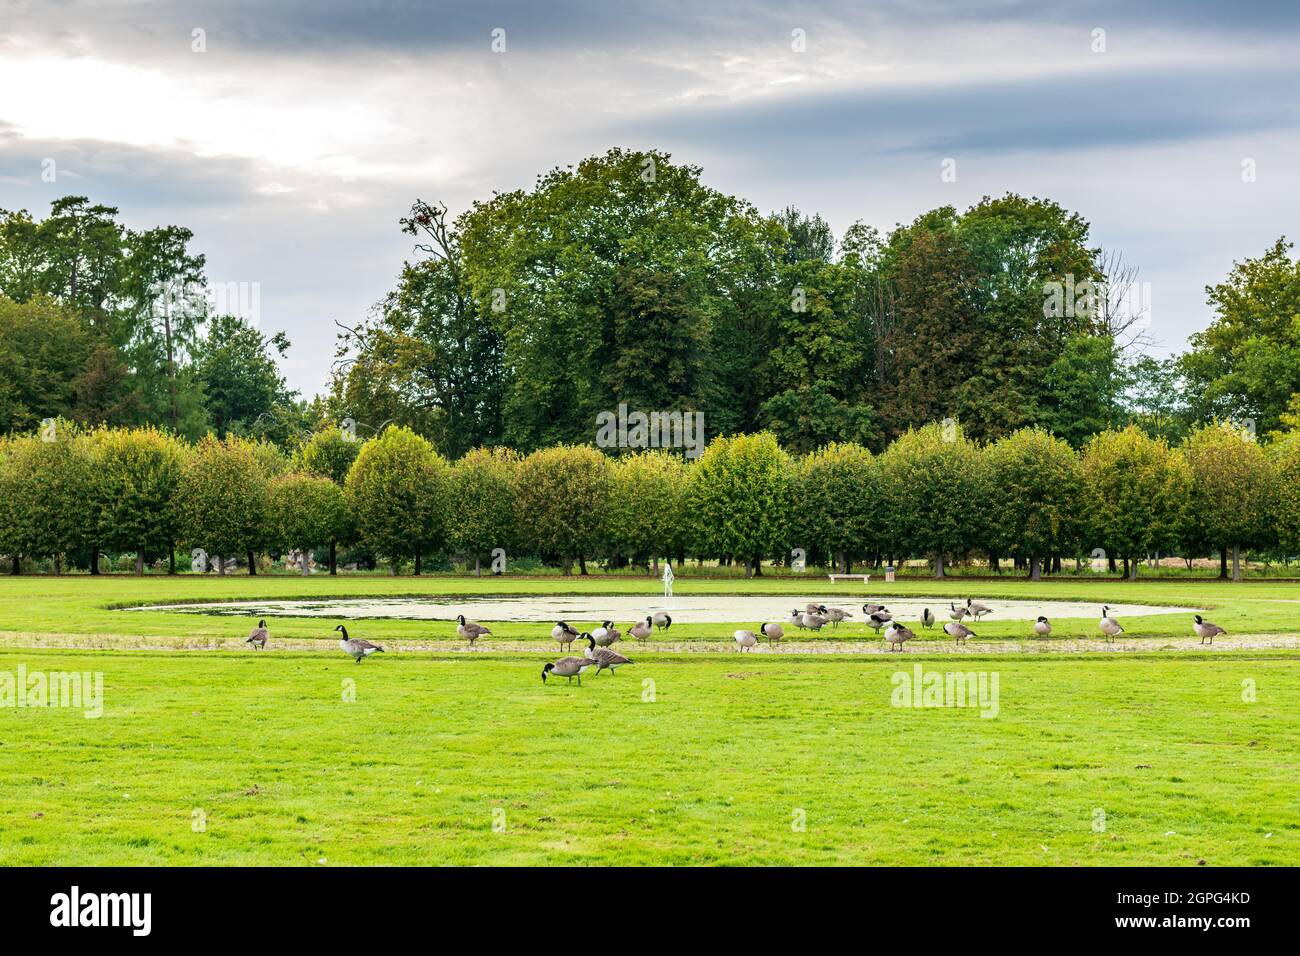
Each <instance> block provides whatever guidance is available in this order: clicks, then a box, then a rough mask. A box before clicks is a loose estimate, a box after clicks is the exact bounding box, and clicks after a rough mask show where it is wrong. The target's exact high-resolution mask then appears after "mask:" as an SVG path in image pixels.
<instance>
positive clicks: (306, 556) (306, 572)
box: [302, 548, 311, 578]
mask: <svg viewBox="0 0 1300 956" xmlns="http://www.w3.org/2000/svg"><path fill="white" fill-rule="evenodd" d="M310 575H311V550H310V549H308V548H303V549H302V576H303V577H304V578H305V577H309V576H310Z"/></svg>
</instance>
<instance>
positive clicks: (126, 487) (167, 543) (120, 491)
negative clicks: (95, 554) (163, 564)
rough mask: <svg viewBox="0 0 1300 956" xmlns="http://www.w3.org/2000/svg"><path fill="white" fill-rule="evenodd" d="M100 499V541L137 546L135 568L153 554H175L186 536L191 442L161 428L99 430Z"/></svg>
mask: <svg viewBox="0 0 1300 956" xmlns="http://www.w3.org/2000/svg"><path fill="white" fill-rule="evenodd" d="M94 438H95V440H94V444H93V454H94V463H95V481H94V491H95V501H96V508H97V511H98V516H99V542H98V543H99V545H100V546H102V547H104V548H107V549H108V550H110V551H134V552H135V573H136V574H137V575H140V574H144V565H145V559H146V558H147V557H148V556H151V555H153V556H158V555H166V554H170V553H171V551H172V549H173V548H174V547H175V546H176V541H177V539H178V538H179V537H180V529H179V524H178V515H177V498H176V495H177V490H178V489H179V487H180V483H181V473H182V471H183V470H184V466H185V452H186V449H185V446H183V445H182V444H181V443H180V442H178V441H177V440H176V439H175V438H173V437H172V436H170V435H168V434H167V433H165V432H162V431H160V430H158V429H157V428H152V427H149V428H132V429H126V428H118V429H100V430H99V431H98V432H96V433H95V436H94Z"/></svg>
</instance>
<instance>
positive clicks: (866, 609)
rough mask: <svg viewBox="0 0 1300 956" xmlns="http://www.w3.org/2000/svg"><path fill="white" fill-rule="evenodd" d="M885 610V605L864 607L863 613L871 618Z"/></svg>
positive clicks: (867, 605) (865, 605) (866, 605)
mask: <svg viewBox="0 0 1300 956" xmlns="http://www.w3.org/2000/svg"><path fill="white" fill-rule="evenodd" d="M884 609H885V606H884V605H883V604H864V605H862V613H863V614H865V615H866V616H867V617H870V616H871V615H873V614H875V613H876V612H877V611H883V610H884Z"/></svg>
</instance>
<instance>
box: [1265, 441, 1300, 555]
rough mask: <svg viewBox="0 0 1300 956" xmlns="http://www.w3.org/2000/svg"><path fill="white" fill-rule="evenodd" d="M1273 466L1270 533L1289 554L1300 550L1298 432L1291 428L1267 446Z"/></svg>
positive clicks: (1299, 454)
mask: <svg viewBox="0 0 1300 956" xmlns="http://www.w3.org/2000/svg"><path fill="white" fill-rule="evenodd" d="M1269 458H1270V460H1271V461H1272V463H1273V468H1274V497H1273V508H1272V513H1271V519H1272V525H1273V534H1274V537H1275V538H1276V540H1277V543H1278V545H1279V546H1280V547H1281V548H1282V549H1283V550H1284V551H1285V552H1286V553H1287V554H1289V555H1291V554H1297V553H1300V432H1292V433H1291V434H1289V435H1287V436H1286V437H1284V438H1283V439H1281V440H1280V441H1278V442H1275V443H1274V444H1273V445H1271V446H1270V447H1269Z"/></svg>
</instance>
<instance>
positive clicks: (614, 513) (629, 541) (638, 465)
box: [605, 450, 687, 575]
mask: <svg viewBox="0 0 1300 956" xmlns="http://www.w3.org/2000/svg"><path fill="white" fill-rule="evenodd" d="M686 476H687V466H686V462H685V461H684V460H683V459H682V458H681V456H679V455H675V454H673V453H671V452H667V451H655V450H652V451H645V452H640V453H638V454H635V455H626V456H624V457H622V458H619V459H617V460H616V461H615V462H614V464H613V483H614V487H613V494H612V495H611V496H610V500H609V508H608V512H607V519H606V523H605V525H606V527H605V531H606V540H607V542H608V544H609V546H610V548H612V549H613V550H614V551H615V552H616V553H618V554H621V555H626V556H627V557H628V558H630V559H633V560H644V561H645V564H646V571H647V573H649V574H652V575H653V574H658V573H659V559H660V558H667V559H668V562H669V563H670V564H671V563H672V559H673V557H674V556H675V555H677V554H679V553H680V552H681V550H682V548H683V547H684V546H685V544H686V481H687V478H686Z"/></svg>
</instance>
